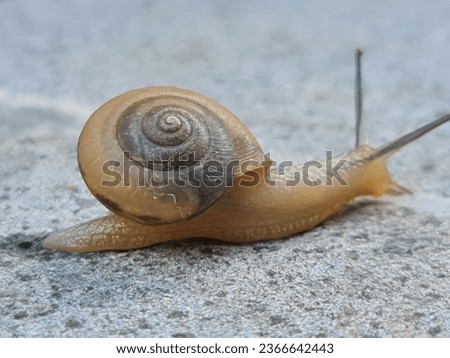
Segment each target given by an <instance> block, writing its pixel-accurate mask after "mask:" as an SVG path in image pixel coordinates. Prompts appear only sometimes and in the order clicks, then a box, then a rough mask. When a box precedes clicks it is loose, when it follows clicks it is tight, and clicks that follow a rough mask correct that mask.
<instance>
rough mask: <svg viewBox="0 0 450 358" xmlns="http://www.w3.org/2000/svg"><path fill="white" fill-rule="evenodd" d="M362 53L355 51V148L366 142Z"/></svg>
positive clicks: (358, 50)
mask: <svg viewBox="0 0 450 358" xmlns="http://www.w3.org/2000/svg"><path fill="white" fill-rule="evenodd" d="M362 54H363V53H362V51H361V50H360V49H356V51H355V122H356V143H355V148H356V147H358V146H360V145H361V144H365V143H366V142H367V140H366V137H365V131H364V123H363V120H362V110H363V93H362V76H361V56H362Z"/></svg>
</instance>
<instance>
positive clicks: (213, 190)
mask: <svg viewBox="0 0 450 358" xmlns="http://www.w3.org/2000/svg"><path fill="white" fill-rule="evenodd" d="M265 162H266V157H265V155H264V153H263V151H262V149H261V147H260V145H259V144H258V142H257V141H256V139H255V138H254V137H253V135H252V134H251V133H250V131H249V130H248V129H247V128H246V127H245V126H244V125H243V124H242V122H241V121H240V120H239V119H238V118H237V117H236V116H235V115H234V114H232V113H231V112H230V111H229V110H227V109H226V108H225V107H223V106H221V105H220V104H218V103H217V102H215V101H213V100H212V99H210V98H207V97H205V96H203V95H200V94H198V93H195V92H192V91H189V90H185V89H179V88H174V87H148V88H143V89H138V90H134V91H130V92H126V93H124V94H122V95H120V96H117V97H115V98H113V99H112V100H110V101H108V102H107V103H105V104H104V105H103V106H101V107H100V108H99V109H98V110H97V111H96V112H94V113H93V114H92V116H91V117H90V118H89V120H88V121H87V123H86V125H85V127H84V129H83V131H82V133H81V135H80V138H79V142H78V163H79V167H80V172H81V174H82V176H83V179H84V181H85V182H86V185H87V186H88V188H89V190H90V191H91V192H92V194H93V195H94V196H95V197H96V198H97V199H98V200H99V201H100V202H102V203H103V204H104V205H105V206H106V207H107V208H108V209H110V210H111V211H113V212H115V213H116V214H119V215H122V216H125V217H128V218H131V219H133V220H136V221H139V222H142V223H146V224H166V223H173V222H178V221H184V220H188V219H190V218H192V217H194V216H196V215H198V214H200V213H202V212H203V211H205V210H206V209H207V208H208V207H210V206H211V205H212V204H213V203H214V202H215V201H217V200H218V199H219V198H220V196H221V195H222V194H223V193H224V191H225V190H226V188H227V187H228V186H229V185H230V184H231V183H232V181H233V179H234V178H235V177H237V176H241V175H242V174H244V173H245V172H247V171H250V170H252V169H254V168H255V167H258V166H261V165H264V163H265ZM119 174H120V175H119ZM113 177H115V178H116V179H119V180H116V181H113V180H112V178H113Z"/></svg>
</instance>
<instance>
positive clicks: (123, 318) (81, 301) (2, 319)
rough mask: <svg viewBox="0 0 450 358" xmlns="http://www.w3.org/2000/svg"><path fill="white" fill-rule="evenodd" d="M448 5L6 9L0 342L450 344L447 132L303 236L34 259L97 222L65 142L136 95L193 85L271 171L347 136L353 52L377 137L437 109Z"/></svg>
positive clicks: (350, 138) (105, 3)
mask: <svg viewBox="0 0 450 358" xmlns="http://www.w3.org/2000/svg"><path fill="white" fill-rule="evenodd" d="M449 14H450V3H449V2H448V1H446V0H439V1H429V0H427V1H425V0H423V1H410V0H408V1H406V0H405V1H396V2H391V1H383V0H380V1H377V2H370V3H369V2H361V1H352V0H345V1H331V0H330V1H314V2H299V1H276V2H274V1H247V2H242V1H234V0H232V1H229V0H227V1H189V2H188V1H170V2H166V1H144V0H142V1H133V2H123V1H110V0H99V1H88V0H78V1H70V2H69V1H59V0H41V1H33V0H28V1H26V0H22V1H13V0H3V1H0V48H1V50H0V210H1V211H0V213H1V219H0V267H1V269H0V336H1V337H17V336H18V337H42V336H44V337H117V336H124V337H219V336H221V337H236V336H243V337H259V336H261V337H266V336H270V337H297V336H314V337H317V336H320V337H323V336H326V337H392V336H394V337H449V336H450V255H449V254H450V235H449V232H450V230H449V228H450V219H449V217H450V176H449V167H450V159H449V157H450V144H449V140H448V139H449V135H450V125H448V124H447V125H445V126H443V127H441V128H439V129H437V130H436V131H434V132H433V133H430V134H428V135H427V136H426V137H424V138H422V139H420V140H419V141H417V142H416V143H414V144H412V145H410V146H409V147H408V148H405V149H404V150H402V151H401V152H400V153H398V155H396V156H394V157H393V158H392V159H391V160H390V168H391V171H392V173H393V176H394V177H395V178H396V180H397V181H399V182H400V183H402V184H404V185H405V186H408V187H410V188H412V189H413V190H414V192H415V194H414V195H412V196H406V197H383V198H381V199H380V200H373V199H371V198H362V199H361V200H357V201H355V202H353V203H352V204H350V205H349V206H347V207H346V208H345V210H343V212H342V213H340V214H339V215H338V216H336V217H335V218H333V219H331V220H329V221H327V222H325V223H324V224H323V225H321V226H320V227H317V228H316V229H314V230H312V231H310V232H307V233H305V234H302V235H298V236H295V237H291V238H287V239H284V240H279V241H272V242H263V243H256V244H252V245H231V244H225V243H221V242H216V241H212V240H201V239H191V240H186V241H182V242H174V243H166V244H160V245H157V246H154V247H151V248H148V249H143V250H135V251H129V252H107V253H94V254H81V255H74V254H66V253H61V252H54V251H50V250H45V249H43V248H42V247H41V244H40V243H41V240H42V238H43V237H45V236H46V235H47V234H49V233H51V232H53V231H55V230H60V229H63V228H66V227H69V226H71V225H75V224H77V223H80V222H82V221H84V220H88V219H91V218H94V217H96V216H98V215H102V214H104V213H106V209H104V208H103V207H102V206H101V205H100V204H99V203H97V201H96V200H95V199H94V198H93V197H92V196H91V195H90V193H89V192H88V190H87V189H86V187H85V186H84V184H83V182H82V179H81V177H80V175H79V174H78V170H77V163H76V141H77V136H78V134H79V132H80V130H81V128H82V126H83V123H84V121H85V120H86V118H87V117H88V116H89V114H90V113H91V112H92V111H93V110H95V109H96V108H97V107H98V106H100V105H101V104H102V103H104V102H105V101H106V100H107V99H109V98H111V97H113V96H115V95H117V94H120V93H122V92H124V91H126V90H130V89H134V88H139V87H144V86H148V85H172V86H179V87H184V88H190V89H193V90H195V91H198V92H201V93H204V94H206V95H208V96H209V97H212V98H214V99H216V100H217V101H219V102H220V103H222V104H223V105H225V106H226V107H228V108H229V109H230V110H232V111H233V112H234V113H236V114H237V115H238V116H239V117H240V118H241V119H242V120H243V121H244V122H245V123H246V124H247V125H248V127H249V128H250V129H251V130H252V132H253V133H254V134H255V136H256V137H257V138H258V140H259V141H260V143H261V145H262V147H263V148H264V149H265V150H266V151H268V152H270V154H271V157H272V158H273V159H275V160H292V161H295V162H301V161H305V160H308V159H319V160H322V159H323V158H324V156H325V150H332V151H333V152H334V153H336V154H340V153H342V152H344V151H347V150H349V149H350V148H351V146H352V145H353V142H354V129H353V127H354V124H353V75H354V67H353V51H354V49H355V48H356V47H361V48H362V49H364V51H365V54H364V63H363V73H364V85H365V89H366V91H365V118H366V119H367V131H368V136H369V139H370V142H371V143H372V144H373V145H380V144H382V143H384V142H386V141H388V140H390V139H393V138H394V137H396V136H399V135H401V134H403V133H405V132H406V131H409V130H412V129H414V128H416V127H418V126H420V125H421V124H424V123H426V122H428V121H430V120H432V119H434V118H436V117H437V116H438V115H441V114H443V113H446V112H449V111H450V64H449V61H448V59H449V57H450V46H449V45H448V44H449V41H450V23H449V22H448V15H449Z"/></svg>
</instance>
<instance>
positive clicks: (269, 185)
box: [43, 51, 450, 252]
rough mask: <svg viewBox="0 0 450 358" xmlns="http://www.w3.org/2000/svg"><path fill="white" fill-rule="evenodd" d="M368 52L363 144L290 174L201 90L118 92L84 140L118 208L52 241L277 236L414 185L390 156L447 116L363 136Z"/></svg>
mask: <svg viewBox="0 0 450 358" xmlns="http://www.w3.org/2000/svg"><path fill="white" fill-rule="evenodd" d="M360 57H361V52H360V51H357V52H356V59H357V81H356V84H357V92H356V94H357V97H356V99H357V107H356V112H357V116H356V117H357V141H356V147H355V148H354V149H353V150H352V151H351V152H349V153H347V154H345V155H343V156H341V157H339V158H334V159H332V160H331V161H329V162H326V163H323V164H321V163H319V162H314V165H309V166H306V165H294V166H290V167H287V168H284V171H283V172H282V173H280V172H279V171H278V170H277V168H273V167H271V162H270V160H269V159H268V158H266V156H265V155H264V152H263V151H262V149H261V147H260V145H259V144H258V142H257V140H256V139H255V138H254V137H253V136H252V134H251V133H250V132H249V130H248V129H247V128H246V127H245V126H244V125H243V124H242V123H241V121H240V120H239V119H238V118H237V117H236V116H234V115H233V114H232V113H231V112H230V111H228V110H227V109H226V108H224V107H223V106H221V105H220V104H218V103H216V102H215V101H213V100H212V99H209V98H207V97H205V96H203V95H200V94H198V93H195V92H192V91H188V90H184V89H179V88H173V87H148V88H143V89H139V90H134V91H130V92H126V93H124V94H122V95H120V96H118V97H115V98H113V99H112V100H110V101H109V102H107V103H105V104H104V105H103V106H101V107H100V108H99V109H98V110H97V111H95V112H94V113H93V114H92V116H91V117H90V118H89V120H88V121H87V123H86V125H85V127H84V129H83V131H82V133H81V135H80V139H79V142H78V163H79V167H80V172H81V174H82V176H83V179H84V181H85V182H86V184H87V186H88V188H89V189H90V191H91V192H92V193H93V195H94V196H95V197H96V198H97V199H99V201H101V202H102V203H103V204H104V205H105V206H106V207H107V208H108V209H110V210H111V211H112V212H113V213H112V214H110V215H107V216H105V217H101V218H97V219H94V220H91V221H89V222H87V223H83V224H80V225H78V226H75V227H73V228H70V229H67V230H64V231H61V232H57V233H54V234H51V235H50V236H48V237H47V238H46V239H45V240H44V241H43V245H44V246H45V247H47V248H52V249H58V250H64V251H70V252H84V251H102V250H123V249H133V248H142V247H146V246H150V245H153V244H156V243H159V242H164V241H170V240H179V239H184V238H190V237H210V238H215V239H220V240H224V241H229V242H236V243H249V242H254V241H261V240H270V239H278V238H283V237H287V236H290V235H293V234H296V233H300V232H303V231H306V230H308V229H311V228H313V227H314V226H316V225H318V224H319V223H321V222H322V221H324V220H325V219H327V218H328V217H330V216H332V215H333V214H335V213H336V212H338V211H339V210H340V208H341V207H342V206H344V205H345V204H346V203H347V202H349V201H350V200H352V199H353V198H355V197H357V196H360V195H373V196H380V195H383V194H385V193H388V192H395V193H404V192H407V190H406V189H405V188H402V187H401V186H399V185H397V184H396V183H394V182H393V181H392V180H391V177H390V175H389V172H388V170H387V167H386V160H387V158H388V157H389V156H390V155H391V154H392V153H394V152H395V151H396V150H398V149H399V148H401V147H403V146H404V145H406V144H407V143H410V142H411V141H413V140H415V139H417V138H418V137H420V136H422V135H423V134H425V133H427V132H428V131H430V130H432V129H433V128H436V127H437V126H439V125H442V124H444V123H445V122H448V121H449V120H450V115H446V116H443V117H440V118H438V119H436V120H434V121H432V122H431V123H429V124H427V125H425V126H423V127H421V128H419V129H416V130H415V131H413V132H411V133H409V134H407V135H404V136H402V137H400V138H398V139H396V140H394V141H392V142H390V143H388V144H386V145H383V146H381V147H379V148H376V149H374V148H372V147H370V146H368V145H367V144H365V143H363V141H362V139H361V132H362V129H361V128H362V125H361V80H360ZM330 166H338V167H339V170H340V173H341V177H338V176H334V175H333V174H331V175H330V172H329V171H328V170H329V168H330ZM311 173H312V174H313V177H312V178H310V177H309V174H311ZM119 174H120V175H119ZM297 174H302V177H301V180H296V179H297V178H298V177H297ZM341 179H342V180H341ZM293 183H295V185H293Z"/></svg>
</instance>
